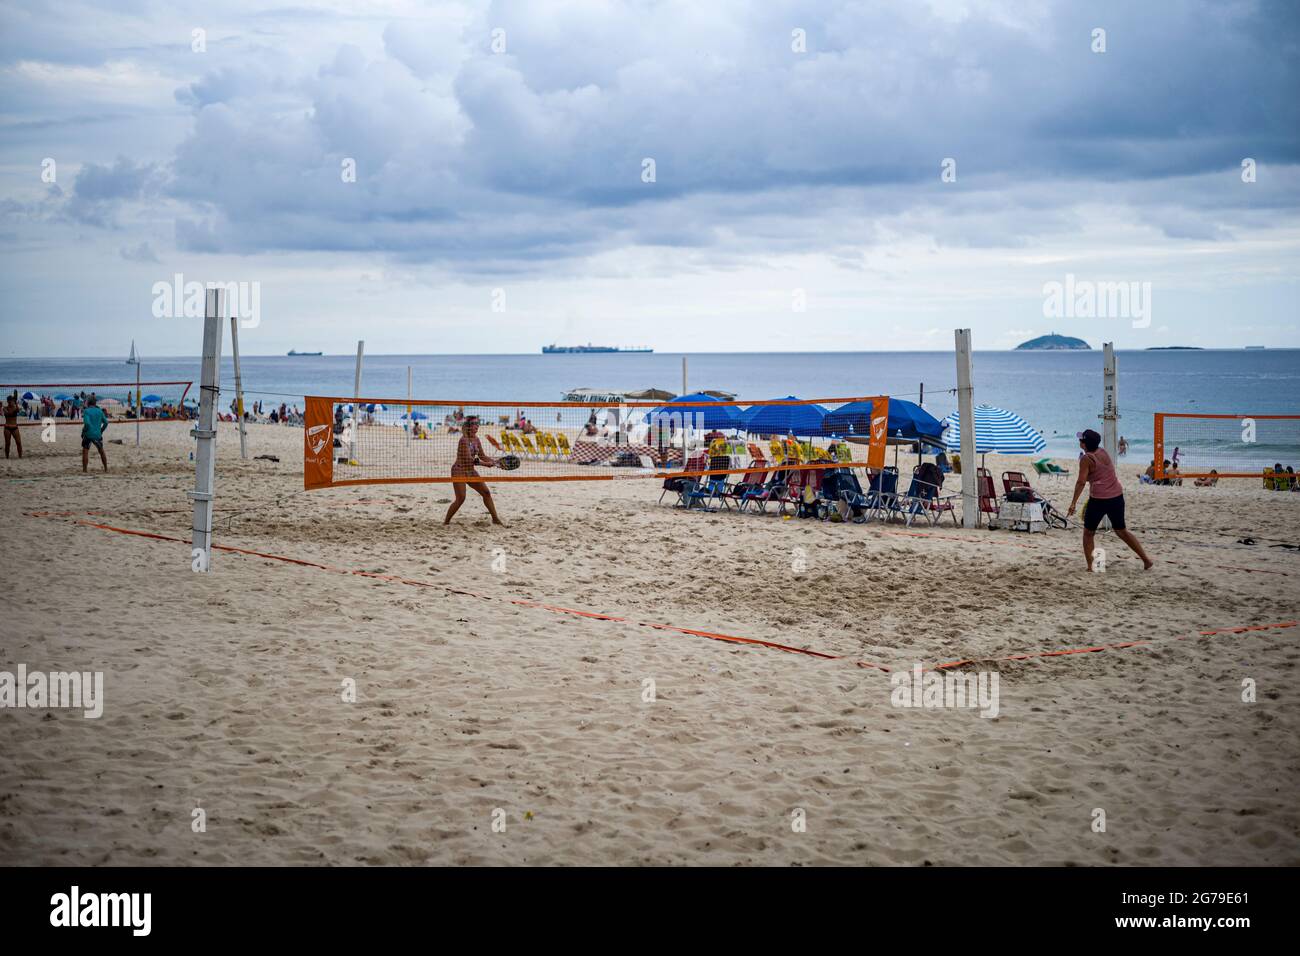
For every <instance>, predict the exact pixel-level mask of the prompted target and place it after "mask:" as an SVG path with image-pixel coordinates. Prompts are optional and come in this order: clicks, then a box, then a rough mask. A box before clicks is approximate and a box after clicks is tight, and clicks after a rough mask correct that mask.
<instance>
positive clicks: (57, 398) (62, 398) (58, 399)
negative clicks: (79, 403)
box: [54, 392, 72, 402]
mask: <svg viewBox="0 0 1300 956" xmlns="http://www.w3.org/2000/svg"><path fill="white" fill-rule="evenodd" d="M71 397H72V396H71V395H69V394H67V393H66V392H59V394H57V395H55V396H54V400H55V401H56V402H66V401H67V400H68V399H70V398H71Z"/></svg>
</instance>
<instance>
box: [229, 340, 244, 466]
mask: <svg viewBox="0 0 1300 956" xmlns="http://www.w3.org/2000/svg"><path fill="white" fill-rule="evenodd" d="M230 351H231V354H232V355H233V356H234V358H235V416H236V417H237V418H238V419H239V457H240V458H247V457H248V439H247V437H246V436H245V434H244V380H243V378H242V377H241V376H240V374H239V316H237V315H231V317H230Z"/></svg>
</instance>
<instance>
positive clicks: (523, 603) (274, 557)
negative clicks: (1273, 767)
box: [27, 511, 1300, 674]
mask: <svg viewBox="0 0 1300 956" xmlns="http://www.w3.org/2000/svg"><path fill="white" fill-rule="evenodd" d="M59 514H67V513H61V512H42V511H29V512H27V515H28V517H32V518H41V517H52V516H56V515H59ZM77 524H79V525H84V526H86V527H88V528H97V529H99V530H100V531H112V532H115V533H116V534H125V535H131V536H133V537H138V538H147V539H149V540H152V541H167V542H172V543H176V544H189V543H190V542H188V541H186V540H185V539H184V538H177V537H173V536H171V535H165V534H158V533H157V532H153V531H137V530H134V529H131V528H118V527H114V526H113V525H108V524H101V523H98V522H94V521H85V520H81V519H78V520H77ZM212 548H213V550H214V551H227V552H230V553H231V554H243V555H248V556H249V557H255V558H264V559H266V560H268V561H280V562H282V563H285V564H295V565H298V566H300V567H307V568H317V569H319V570H321V571H329V572H331V573H334V574H348V575H354V576H356V577H363V578H372V579H375V580H380V581H390V582H393V583H395V584H405V585H408V586H411V587H422V588H434V589H437V590H442V591H445V592H446V593H448V594H459V595H463V596H465V597H474V598H480V599H482V600H485V601H498V602H501V601H503V602H505V603H508V604H513V605H515V606H517V607H530V608H539V609H541V610H544V611H550V612H552V613H553V614H567V615H572V616H575V617H584V618H588V619H591V620H598V621H611V622H614V623H619V624H632V625H636V626H637V627H649V628H653V629H655V630H657V631H672V632H674V633H676V634H686V635H690V636H693V637H704V638H708V639H709V640H714V641H722V642H724V643H728V644H749V645H753V646H757V647H766V648H770V649H772V650H778V651H785V652H786V653H790V654H801V655H803V656H805V657H814V658H818V659H821V660H829V661H835V660H848V658H846V657H844V656H843V655H838V654H823V653H822V652H820V651H810V650H808V649H807V648H802V647H791V646H790V645H788V644H778V643H776V642H774V641H764V640H760V639H758V638H752V637H737V636H736V635H734V634H720V633H717V632H714V631H701V630H697V629H695V628H689V627H678V626H676V625H674V624H655V623H651V622H649V621H636V620H633V619H631V618H626V617H618V616H616V615H612V614H602V613H600V612H597V611H580V610H577V609H575V608H568V607H562V606H560V605H556V604H546V603H543V602H540V601H530V600H527V599H525V598H505V597H499V596H495V595H491V594H480V593H478V592H476V591H467V590H465V589H463V588H456V587H452V586H450V585H447V584H434V583H432V582H430V581H419V580H416V579H414V578H404V577H401V576H400V575H395V574H382V573H380V572H377V571H359V570H356V569H351V568H336V567H332V566H330V565H327V564H321V563H319V562H316V561H308V560H306V559H304V558H290V557H286V556H285V555H280V554H269V553H267V552H264V551H253V550H251V549H249V548H236V547H233V546H231V545H224V544H214V545H212ZM1296 626H1300V622H1298V621H1282V622H1279V623H1276V624H1246V625H1240V626H1236V627H1222V628H1215V629H1212V630H1207V631H1197V632H1196V633H1194V634H1179V635H1176V636H1174V637H1172V638H1164V639H1166V640H1178V641H1182V640H1187V639H1188V638H1193V637H1212V636H1215V635H1218V634H1245V633H1248V632H1252V631H1270V630H1276V629H1279V628H1290V627H1296ZM1160 639H1161V638H1152V639H1149V640H1143V641H1124V642H1120V643H1112V644H1097V645H1094V646H1092V647H1073V648H1065V649H1062V650H1055V651H1037V652H1033V653H1026V654H1010V655H1007V656H1006V657H980V658H970V659H967V660H959V661H949V662H947V663H944V664H936V665H935V666H934V667H933V668H930V669H931V670H936V671H937V670H945V669H948V668H952V667H961V666H963V665H965V664H994V663H1001V662H1006V661H1027V660H1033V659H1036V658H1047V657H1066V656H1070V655H1074V654H1095V653H1099V652H1101V651H1117V650H1124V649H1126V648H1130V647H1143V646H1146V645H1148V644H1152V643H1155V642H1156V641H1157V640H1160ZM855 664H856V666H858V667H861V668H865V669H871V670H879V671H882V672H883V673H886V674H888V673H891V671H892V669H891V668H889V667H887V666H885V665H884V664H873V663H871V662H869V661H855Z"/></svg>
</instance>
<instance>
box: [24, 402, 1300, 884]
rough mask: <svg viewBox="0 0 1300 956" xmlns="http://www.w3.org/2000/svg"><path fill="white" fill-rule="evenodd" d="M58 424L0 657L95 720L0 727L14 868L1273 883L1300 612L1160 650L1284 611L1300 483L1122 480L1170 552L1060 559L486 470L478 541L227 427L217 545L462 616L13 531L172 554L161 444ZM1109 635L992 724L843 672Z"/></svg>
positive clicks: (1062, 497) (1285, 859) (1022, 544)
mask: <svg viewBox="0 0 1300 956" xmlns="http://www.w3.org/2000/svg"><path fill="white" fill-rule="evenodd" d="M61 431H62V434H61V440H60V442H59V444H58V445H57V446H56V447H49V446H41V445H39V442H38V440H37V439H38V436H37V434H36V432H35V430H32V429H27V430H25V434H24V437H25V438H27V439H28V444H29V452H30V453H31V457H30V458H28V459H26V460H24V461H22V462H18V461H14V460H10V461H7V462H3V463H0V487H2V488H3V505H2V506H0V528H3V532H0V561H2V562H3V567H4V569H5V576H6V579H7V589H6V593H7V599H6V601H5V611H4V614H3V623H2V624H0V628H2V640H0V647H2V648H3V656H2V658H0V669H5V670H11V671H12V670H14V669H15V668H16V666H17V664H18V663H20V662H21V663H25V664H26V665H27V667H28V668H29V669H30V670H63V669H77V670H102V671H103V672H105V680H106V697H107V700H106V704H105V713H104V716H103V717H102V718H101V719H99V720H87V719H84V718H83V717H82V716H81V715H80V714H79V713H72V712H67V711H46V712H41V711H34V710H0V859H3V860H5V861H6V862H11V863H25V864H32V863H43V864H49V863H68V864H72V863H76V864H83V863H88V864H138V863H149V862H159V863H184V862H189V861H193V862H197V863H245V864H258V863H262V864H271V863H331V864H354V863H385V864H394V863H507V864H525V863H526V864H536V863H545V864H554V863H595V864H624V863H710V864H737V863H738V864H778V865H786V864H818V863H835V864H843V863H871V864H917V865H919V864H922V863H924V862H930V863H934V864H963V863H993V864H1007V863H1029V864H1061V863H1074V864H1084V865H1090V864H1104V863H1122V864H1193V863H1195V864H1237V863H1266V864H1292V865H1294V864H1297V863H1300V808H1298V807H1297V802H1296V800H1295V794H1296V792H1297V790H1298V789H1300V717H1298V716H1297V707H1296V694H1297V690H1296V667H1297V662H1300V628H1290V629H1277V630H1267V631H1259V632H1250V633H1244V634H1231V635H1218V636H1213V637H1197V638H1193V639H1187V640H1176V639H1175V638H1177V637H1178V636H1180V635H1187V634H1192V633H1194V632H1196V631H1200V630H1205V629H1210V628H1219V627H1224V626H1235V625H1247V624H1270V623H1276V622H1284V621H1293V620H1295V619H1296V618H1297V615H1298V613H1300V611H1298V610H1297V605H1298V603H1300V602H1298V601H1297V598H1298V597H1300V587H1298V586H1297V585H1298V583H1300V558H1298V557H1297V556H1296V555H1295V554H1293V553H1291V552H1288V551H1285V550H1283V549H1279V548H1270V547H1268V545H1269V544H1271V543H1273V541H1272V540H1265V539H1276V540H1277V541H1288V542H1300V494H1294V495H1291V494H1287V495H1283V494H1279V493H1272V492H1266V491H1264V490H1263V489H1262V487H1261V486H1260V482H1258V481H1253V480H1252V481H1244V480H1243V481H1232V482H1228V481H1225V482H1224V483H1222V484H1221V485H1220V486H1219V487H1218V488H1214V489H1200V488H1193V487H1190V485H1189V486H1185V487H1182V488H1152V487H1146V486H1139V485H1138V484H1137V482H1136V480H1135V479H1134V477H1133V474H1134V473H1135V472H1136V471H1137V470H1139V468H1140V467H1141V465H1144V464H1145V462H1141V463H1138V462H1130V463H1127V464H1125V465H1124V467H1123V469H1122V471H1123V477H1124V480H1125V488H1126V493H1127V496H1128V504H1129V520H1130V527H1131V528H1132V529H1133V530H1135V531H1136V532H1137V533H1138V534H1139V535H1140V536H1141V537H1142V538H1143V540H1144V541H1145V542H1146V544H1147V547H1148V549H1149V550H1150V551H1151V552H1152V555H1153V556H1154V557H1155V558H1156V559H1157V561H1158V562H1159V564H1158V565H1157V568H1156V570H1154V571H1152V572H1150V573H1143V572H1142V571H1141V570H1140V566H1139V564H1138V562H1137V561H1136V559H1135V558H1133V556H1132V555H1131V554H1129V553H1128V552H1127V551H1126V549H1124V547H1123V545H1122V544H1120V543H1119V542H1118V541H1116V540H1115V538H1114V536H1113V535H1103V536H1102V537H1101V543H1102V544H1103V546H1104V547H1105V548H1106V549H1107V552H1108V555H1107V556H1108V570H1107V571H1106V573H1105V574H1096V575H1092V576H1089V575H1087V574H1085V572H1084V570H1083V560H1082V556H1081V554H1080V542H1079V534H1078V533H1077V532H1059V531H1058V532H1052V533H1050V534H1048V535H1035V536H1029V535H1024V534H1013V533H1010V532H988V531H983V530H981V531H964V530H954V529H953V528H951V526H948V527H945V528H944V529H942V530H937V531H933V532H929V531H927V533H925V534H915V533H907V532H906V529H902V528H901V527H900V526H898V525H895V526H893V527H892V528H891V527H888V526H885V525H881V524H871V525H867V526H855V525H838V524H835V525H831V524H819V523H816V522H810V521H782V520H780V519H777V518H762V517H754V516H749V515H735V514H700V513H693V514H687V513H683V512H681V511H678V510H673V509H670V508H668V507H667V506H664V507H657V506H656V505H655V501H656V499H657V498H658V497H659V490H660V489H659V483H658V482H655V481H623V482H610V483H605V482H601V483H560V484H540V485H520V484H516V485H510V486H502V487H501V488H500V489H499V491H498V501H499V507H500V509H501V512H502V515H503V517H505V519H506V520H507V521H508V522H509V523H510V526H509V527H508V528H505V529H500V528H493V527H491V526H490V525H488V524H487V520H486V515H485V513H484V511H483V509H482V506H481V504H480V503H479V502H478V500H477V497H476V496H475V495H474V494H473V493H471V494H470V500H469V501H468V502H467V504H466V506H465V508H464V509H462V511H461V514H460V516H458V519H457V523H456V524H455V525H453V526H452V527H451V528H450V529H445V528H443V527H442V525H441V519H442V513H443V511H444V509H445V507H446V502H447V501H448V500H449V497H450V494H449V492H450V489H449V487H448V486H445V485H405V486H375V487H369V488H350V489H348V488H345V489H333V490H329V491H323V492H314V493H311V494H308V493H305V492H303V491H301V457H302V456H301V433H300V432H299V431H297V430H295V429H290V428H282V427H276V426H257V427H254V428H252V429H251V435H250V446H251V449H252V451H251V454H254V455H255V454H264V453H271V454H276V455H279V456H280V458H281V461H280V462H279V463H278V464H272V463H269V462H264V461H248V462H240V461H239V460H238V458H237V452H238V442H237V440H235V438H234V432H233V426H230V425H223V426H222V434H221V438H220V453H221V461H220V465H219V468H218V474H219V488H218V491H219V497H218V502H217V508H218V516H219V518H220V519H221V520H220V521H219V523H218V535H217V541H218V543H220V544H226V545H235V546H239V547H244V548H250V549H255V550H262V551H267V552H273V553H275V554H281V555H289V556H293V557H298V558H303V559H307V560H312V561H318V562H322V563H326V564H329V565H331V566H336V567H341V568H348V569H362V570H366V571H374V572H382V573H387V574H394V575H400V576H404V577H408V578H411V579H418V580H420V581H423V582H428V583H430V584H435V585H440V586H448V587H452V588H457V589H463V590H470V591H474V592H478V593H479V594H482V595H485V596H487V597H488V598H490V599H485V598H483V597H471V596H465V595H459V594H453V593H448V592H447V591H446V590H443V589H442V588H441V587H438V588H427V587H417V586H412V585H407V584H401V583H394V582H388V581H383V580H377V579H370V578H364V577H358V576H351V575H343V574H332V573H328V572H325V571H322V570H318V569H314V568H308V567H300V566H294V565H289V564H283V563H276V562H270V561H266V560H263V559H258V558H253V557H247V556H237V555H231V554H226V553H218V554H217V555H216V556H215V557H214V570H213V573H211V574H209V575H199V574H193V573H191V572H190V570H189V564H190V559H189V548H188V545H187V544H173V543H164V542H158V541H152V540H147V539H143V538H136V537H128V536H124V535H120V534H114V533H108V532H105V531H101V530H96V529H93V528H90V527H86V526H82V525H78V524H76V523H75V519H74V518H69V517H57V518H39V517H29V516H27V514H26V513H27V512H32V511H56V512H62V511H71V512H77V513H82V512H86V511H96V512H102V513H103V515H104V517H102V518H98V519H88V520H100V521H104V522H107V523H109V524H112V525H116V526H118V527H123V528H131V529H140V530H148V531H153V532H158V533H162V534H167V535H172V536H176V537H179V538H184V539H188V537H189V527H190V516H189V508H190V505H189V501H188V499H187V498H186V497H185V490H186V489H187V488H192V487H193V465H192V463H191V462H190V461H189V460H188V451H189V448H190V446H191V441H190V439H189V438H188V437H187V436H186V434H185V433H186V426H185V425H181V424H160V425H151V426H148V427H147V428H146V431H145V435H146V442H145V445H144V447H143V448H141V449H139V450H138V451H137V450H136V449H134V448H132V447H130V446H129V445H128V446H118V445H109V446H108V448H109V453H110V456H111V463H112V466H113V471H112V472H110V474H109V475H108V476H106V477H100V476H96V475H93V474H92V475H91V476H90V477H82V476H81V475H80V461H79V454H78V449H77V447H76V430H75V429H74V428H68V429H63V430H61ZM130 435H131V430H129V429H119V430H116V433H115V434H114V432H110V436H109V437H118V438H122V437H126V438H127V440H128V441H129V440H130ZM32 446H35V447H32ZM1004 464H1005V463H1003V462H999V463H997V464H996V465H994V466H993V467H994V470H995V472H1000V471H1001V470H1002V468H1003V466H1004ZM1022 464H1023V463H1022ZM29 478H30V479H37V480H30V481H27V480H21V481H19V480H13V479H29ZM1035 483H1036V484H1038V485H1039V487H1040V488H1041V489H1042V490H1044V491H1045V492H1046V493H1047V494H1048V495H1049V497H1052V498H1053V499H1054V500H1055V501H1056V503H1057V504H1058V505H1059V506H1061V507H1062V508H1064V506H1065V505H1067V504H1068V501H1069V485H1067V484H1065V483H1064V482H1056V483H1055V485H1053V484H1051V483H1049V484H1046V485H1041V484H1039V482H1038V480H1037V479H1036V480H1035ZM1156 529H1185V530H1187V531H1190V532H1193V533H1181V532H1178V531H1171V530H1156ZM1247 534H1250V535H1252V536H1254V537H1256V538H1259V539H1260V543H1259V544H1257V545H1255V546H1253V547H1252V546H1245V545H1239V544H1236V543H1235V542H1236V540H1237V539H1238V538H1241V537H1243V536H1244V535H1247ZM796 548H801V549H803V560H804V561H806V570H805V571H804V572H803V573H796V572H795V571H793V570H792V565H793V563H794V561H795V559H796V558H797V557H798V555H797V554H796V553H795V550H794V549H796ZM503 561H504V568H503V569H501V570H497V569H494V564H495V568H498V569H499V568H502V562H503ZM1229 566H1230V567H1234V568H1253V569H1259V570H1267V571H1272V572H1276V573H1271V574H1266V573H1251V572H1247V571H1242V570H1229V569H1228V567H1229ZM508 598H528V599H532V600H536V601H540V602H545V603H550V604H555V605H561V606H563V607H568V608H576V609H581V610H587V611H596V612H602V613H608V614H612V615H617V616H620V617H625V618H630V619H633V620H636V621H643V622H654V623H668V624H674V625H679V626H683V627H688V628H697V629H703V630H709V631H717V632H722V633H726V634H732V635H740V636H744V637H750V638H757V639H763V640H769V641H776V642H780V643H785V644H791V645H796V646H799V647H807V648H810V649H814V650H817V651H820V652H823V653H827V654H835V655H844V656H845V657H846V658H847V659H846V660H837V661H826V660H818V659H814V658H811V657H805V656H801V655H796V654H790V653H783V652H779V651H774V650H768V649H764V648H760V647H749V646H736V645H730V644H725V643H720V642H717V641H712V640H707V639H704V638H700V637H695V636H689V635H683V634H680V633H674V632H671V631H661V630H654V629H650V628H647V627H640V626H636V625H635V624H629V623H618V622H611V621H602V620H591V619H584V618H580V617H575V616H572V615H565V614H560V613H554V612H551V611H548V610H545V609H540V608H534V607H527V606H520V605H514V604H511V603H509V601H508V600H507V599H508ZM1137 639H1156V640H1155V641H1154V642H1153V643H1151V644H1149V645H1146V646H1142V647H1138V648H1131V649H1126V650H1114V651H1106V652H1103V653H1097V654H1087V655H1072V656H1067V657H1056V658H1039V659H1034V660H1031V661H1028V662H1019V663H1003V664H1001V665H997V666H998V673H999V679H1000V691H1001V696H1000V716H999V717H998V718H997V719H994V720H989V719H984V718H981V717H980V716H979V715H978V713H977V712H976V711H973V710H914V709H904V708H898V707H894V706H891V702H890V690H891V688H890V683H889V677H888V676H887V675H886V674H885V673H883V672H880V671H875V670H867V669H861V668H858V667H856V666H854V664H853V661H858V660H864V661H871V662H875V663H880V664H884V665H887V666H891V667H896V668H897V667H902V668H907V667H910V666H911V664H912V663H913V662H915V661H921V662H924V663H927V664H932V663H939V662H943V661H949V660H954V659H963V658H971V657H990V656H1005V655H1009V654H1015V653H1020V652H1029V653H1033V652H1041V651H1048V650H1054V649H1061V648H1069V647H1079V646H1088V645H1094V644H1097V643H1102V642H1122V641H1130V640H1137ZM345 678H351V679H353V680H355V681H356V684H357V688H358V695H359V700H358V701H357V702H356V703H354V704H349V703H344V702H343V701H342V700H341V682H342V681H343V680H344V679H345ZM1245 678H1250V679H1252V680H1254V681H1255V682H1256V683H1257V693H1258V700H1257V702H1255V703H1243V702H1242V700H1241V695H1242V681H1243V679H1245ZM647 679H652V680H653V681H654V682H655V685H656V690H657V700H656V701H655V702H653V703H645V702H643V700H642V693H643V681H645V680H647ZM196 806H198V807H202V808H203V809H204V810H205V811H206V815H207V830H206V832H205V833H195V832H193V831H192V828H191V819H192V816H191V811H192V810H193V809H194V808H195V807H196ZM497 808H500V809H501V810H502V811H504V819H505V821H506V830H505V832H494V830H493V827H492V824H493V811H494V810H496V809H497ZM796 808H801V809H802V810H804V811H805V812H806V819H807V828H806V832H794V831H793V829H792V827H791V819H792V812H793V811H794V810H795V809H796ZM1094 808H1101V809H1104V810H1105V812H1106V816H1107V821H1106V822H1107V826H1106V832H1104V833H1096V832H1093V830H1092V828H1091V825H1092V822H1093V810H1094ZM528 813H531V814H532V817H531V819H529V818H527V817H526V814H528Z"/></svg>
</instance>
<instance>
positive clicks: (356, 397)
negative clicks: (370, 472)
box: [348, 339, 366, 461]
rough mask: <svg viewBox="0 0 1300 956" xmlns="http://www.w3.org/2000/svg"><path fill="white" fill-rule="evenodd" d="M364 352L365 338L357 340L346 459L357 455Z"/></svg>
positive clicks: (349, 459)
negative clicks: (350, 433) (350, 430)
mask: <svg viewBox="0 0 1300 956" xmlns="http://www.w3.org/2000/svg"><path fill="white" fill-rule="evenodd" d="M365 354H366V342H365V339H359V340H358V341H357V375H356V378H355V379H354V380H353V383H352V441H351V442H349V443H348V461H355V460H356V457H357V432H358V431H360V430H361V360H362V358H363V357H364V356H365Z"/></svg>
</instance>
